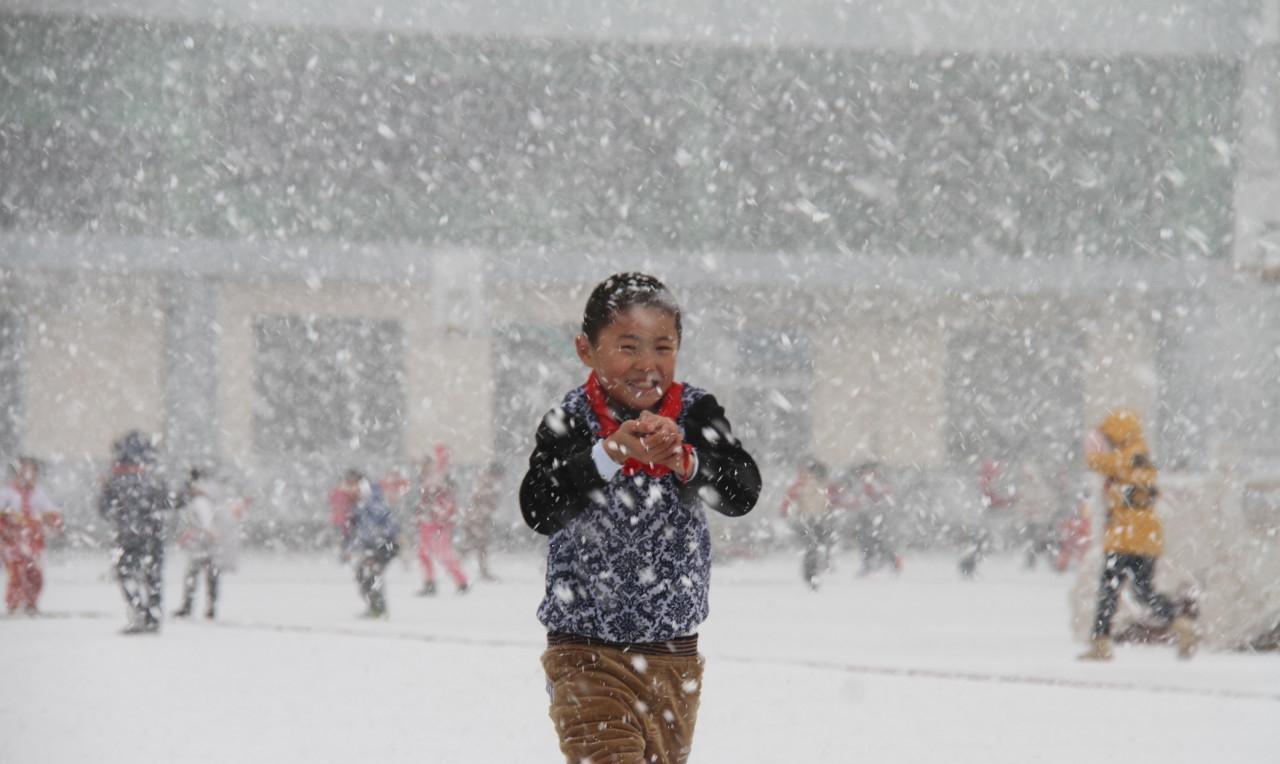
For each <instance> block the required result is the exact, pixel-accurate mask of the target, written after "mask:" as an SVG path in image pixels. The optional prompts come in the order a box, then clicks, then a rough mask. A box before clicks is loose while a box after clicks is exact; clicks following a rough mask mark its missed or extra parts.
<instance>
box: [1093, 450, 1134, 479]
mask: <svg viewBox="0 0 1280 764" xmlns="http://www.w3.org/2000/svg"><path fill="white" fill-rule="evenodd" d="M1088 459H1089V469H1091V470H1093V471H1094V472H1097V473H1098V474H1100V475H1102V476H1103V477H1109V478H1120V477H1121V476H1122V473H1123V471H1124V469H1125V467H1124V464H1125V461H1126V456H1125V454H1124V453H1123V452H1121V451H1100V452H1098V453H1092V454H1089V456H1088Z"/></svg>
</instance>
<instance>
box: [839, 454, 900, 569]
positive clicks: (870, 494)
mask: <svg viewBox="0 0 1280 764" xmlns="http://www.w3.org/2000/svg"><path fill="white" fill-rule="evenodd" d="M892 490H893V489H892V487H891V486H890V485H889V482H888V480H886V479H885V478H884V476H883V474H881V471H880V465H879V464H877V463H876V462H867V463H866V464H862V465H859V466H858V467H857V468H856V469H855V470H854V475H853V480H852V484H851V485H850V486H849V487H848V488H847V489H846V490H845V491H842V492H841V493H842V495H843V496H844V499H843V502H842V503H843V504H845V505H846V508H847V509H848V511H849V513H850V515H849V516H850V523H851V525H852V529H851V530H852V534H853V540H854V543H855V544H857V546H858V551H859V553H860V554H861V555H862V567H861V568H860V569H859V570H858V575H860V576H868V575H871V574H872V573H875V572H876V571H878V570H880V569H881V568H886V567H888V568H891V569H892V570H893V571H894V572H895V573H896V572H898V571H900V570H902V557H901V556H900V555H899V554H898V552H897V541H896V528H895V522H896V518H895V517H894V515H893V498H892Z"/></svg>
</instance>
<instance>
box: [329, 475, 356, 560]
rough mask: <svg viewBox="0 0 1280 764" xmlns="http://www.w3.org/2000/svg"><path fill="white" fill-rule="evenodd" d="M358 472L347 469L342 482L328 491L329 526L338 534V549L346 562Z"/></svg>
mask: <svg viewBox="0 0 1280 764" xmlns="http://www.w3.org/2000/svg"><path fill="white" fill-rule="evenodd" d="M361 479H362V475H361V473H360V470H358V469H355V468H354V467H351V468H348V469H347V470H346V471H345V472H343V473H342V480H340V481H338V484H337V485H335V486H334V487H333V490H331V491H329V525H330V526H332V527H333V530H334V532H335V533H337V534H338V548H339V549H341V550H343V552H342V554H343V561H344V562H345V561H346V550H347V546H348V545H349V544H350V543H351V512H352V510H354V509H355V506H356V502H357V501H358V500H359V498H360V480H361Z"/></svg>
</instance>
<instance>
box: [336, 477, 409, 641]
mask: <svg viewBox="0 0 1280 764" xmlns="http://www.w3.org/2000/svg"><path fill="white" fill-rule="evenodd" d="M399 537H400V522H399V521H398V520H396V517H395V513H394V512H393V511H392V510H391V505H389V504H388V503H387V501H386V499H384V498H383V496H382V489H381V488H380V487H379V486H377V485H376V484H374V483H372V482H370V481H369V480H368V479H367V478H365V477H364V476H363V475H362V476H361V477H360V481H359V484H358V493H357V499H356V504H355V507H354V509H352V511H351V535H350V536H349V538H348V542H347V543H348V549H347V551H348V553H349V554H350V556H351V558H352V559H353V560H354V561H355V565H356V584H357V585H358V586H359V587H360V596H361V597H363V598H364V601H365V604H366V605H367V606H368V609H367V610H366V611H365V613H364V616H365V617H366V618H382V617H383V616H385V615H386V614H387V597H386V594H385V589H386V571H387V565H388V564H390V562H391V560H392V559H393V558H395V556H396V555H397V554H398V553H399V552H400V542H399Z"/></svg>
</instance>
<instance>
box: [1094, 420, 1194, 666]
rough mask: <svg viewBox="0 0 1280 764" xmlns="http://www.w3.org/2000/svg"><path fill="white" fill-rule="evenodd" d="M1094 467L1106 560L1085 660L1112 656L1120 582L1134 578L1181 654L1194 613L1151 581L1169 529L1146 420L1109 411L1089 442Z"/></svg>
mask: <svg viewBox="0 0 1280 764" xmlns="http://www.w3.org/2000/svg"><path fill="white" fill-rule="evenodd" d="M1085 454H1086V458H1087V459H1088V462H1089V469H1091V470H1093V471H1094V472H1097V473H1099V474H1100V475H1102V477H1103V478H1104V479H1105V482H1104V483H1103V489H1102V490H1103V496H1104V498H1105V500H1106V503H1107V518H1106V519H1107V524H1106V531H1105V533H1104V535H1103V552H1104V553H1105V555H1106V564H1105V565H1104V566H1103V570H1102V582H1101V584H1100V586H1099V587H1098V611H1097V616H1096V617H1095V618H1094V623H1093V643H1092V645H1091V647H1090V649H1089V650H1088V652H1086V653H1084V654H1083V655H1081V656H1080V657H1081V659H1082V660H1110V659H1111V619H1112V618H1113V617H1114V616H1115V612H1116V601H1117V600H1118V598H1119V596H1120V587H1121V586H1123V585H1124V581H1125V579H1126V578H1132V580H1133V590H1134V593H1135V594H1136V595H1137V596H1138V599H1139V601H1141V602H1142V603H1143V604H1145V605H1146V606H1147V607H1148V608H1150V609H1151V610H1152V612H1154V613H1155V614H1156V615H1157V616H1159V617H1160V618H1162V619H1164V620H1165V621H1166V622H1168V623H1170V624H1171V626H1172V628H1173V631H1174V633H1175V635H1176V636H1177V638H1178V655H1179V657H1182V658H1187V657H1190V656H1191V654H1192V652H1194V650H1195V629H1194V625H1193V624H1192V622H1191V620H1190V618H1189V617H1188V616H1186V615H1183V614H1180V613H1179V609H1180V608H1179V606H1178V605H1177V603H1175V602H1174V601H1173V600H1171V599H1169V598H1168V597H1166V596H1164V595H1162V594H1160V593H1159V592H1157V591H1156V590H1155V588H1154V587H1153V586H1152V578H1153V577H1154V575H1155V567H1156V560H1157V559H1159V557H1160V554H1161V553H1162V552H1163V551H1164V529H1163V528H1162V526H1161V525H1160V518H1159V517H1157V516H1156V509H1155V503H1156V497H1157V496H1158V495H1159V490H1158V489H1157V488H1156V477H1157V471H1156V466H1155V463H1154V462H1153V461H1152V460H1151V452H1150V451H1149V450H1148V448H1147V442H1146V439H1145V438H1144V437H1143V435H1142V424H1141V422H1140V421H1139V420H1138V415H1137V414H1135V413H1133V412H1132V411H1127V410H1123V409H1121V410H1116V411H1112V412H1110V413H1109V414H1107V416H1106V418H1105V419H1103V421H1102V424H1101V425H1100V426H1099V427H1098V430H1097V431H1096V432H1094V433H1092V434H1091V435H1090V436H1089V439H1088V440H1087V441H1086V444H1085Z"/></svg>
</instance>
